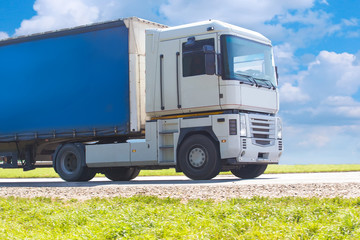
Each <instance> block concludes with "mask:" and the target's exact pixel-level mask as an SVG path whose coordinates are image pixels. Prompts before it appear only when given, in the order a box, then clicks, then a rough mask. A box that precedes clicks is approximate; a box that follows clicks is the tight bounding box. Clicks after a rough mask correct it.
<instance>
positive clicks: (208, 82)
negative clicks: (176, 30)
mask: <svg viewBox="0 0 360 240" xmlns="http://www.w3.org/2000/svg"><path fill="white" fill-rule="evenodd" d="M215 36H216V35H214V34H206V35H201V36H196V37H190V38H184V39H181V42H180V44H181V46H180V48H181V60H180V61H179V62H180V69H181V71H180V74H179V75H180V76H179V78H180V81H179V89H180V91H179V92H180V93H179V94H180V100H179V101H180V105H181V108H182V109H183V112H184V113H186V112H196V111H200V110H201V111H204V110H205V111H210V110H217V109H220V103H219V78H218V76H217V75H215V74H214V75H206V74H205V52H204V49H205V48H206V49H213V50H216V49H217V43H216V42H217V41H215ZM200 108H201V109H200Z"/></svg>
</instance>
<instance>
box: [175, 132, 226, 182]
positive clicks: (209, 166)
mask: <svg viewBox="0 0 360 240" xmlns="http://www.w3.org/2000/svg"><path fill="white" fill-rule="evenodd" d="M178 156H179V166H180V168H181V170H182V171H183V173H184V174H185V175H186V176H187V177H188V178H190V179H193V180H208V179H212V178H214V177H216V176H217V175H218V174H219V172H220V170H221V161H220V157H219V151H218V147H217V146H216V144H215V143H214V142H213V141H212V140H211V139H210V138H208V137H206V136H204V135H201V134H196V135H192V136H190V137H189V138H187V139H185V140H184V142H183V143H182V144H181V146H180V148H179V154H178Z"/></svg>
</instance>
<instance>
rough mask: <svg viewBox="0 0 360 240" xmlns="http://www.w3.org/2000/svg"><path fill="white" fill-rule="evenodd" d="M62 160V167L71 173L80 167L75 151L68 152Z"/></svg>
mask: <svg viewBox="0 0 360 240" xmlns="http://www.w3.org/2000/svg"><path fill="white" fill-rule="evenodd" d="M61 162H62V169H63V171H64V172H65V173H67V174H71V173H73V172H75V171H76V169H77V167H78V161H77V158H76V156H75V154H73V153H68V154H66V155H65V156H64V157H63V159H62V161H61Z"/></svg>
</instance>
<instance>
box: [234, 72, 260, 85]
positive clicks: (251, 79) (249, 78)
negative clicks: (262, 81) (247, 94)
mask: <svg viewBox="0 0 360 240" xmlns="http://www.w3.org/2000/svg"><path fill="white" fill-rule="evenodd" d="M235 75H236V76H240V77H243V78H245V79H246V80H247V82H244V81H241V79H238V80H240V83H245V84H249V85H251V86H254V85H255V86H257V87H258V84H257V83H256V81H255V80H254V78H253V77H251V76H249V75H246V74H242V73H238V72H236V73H235Z"/></svg>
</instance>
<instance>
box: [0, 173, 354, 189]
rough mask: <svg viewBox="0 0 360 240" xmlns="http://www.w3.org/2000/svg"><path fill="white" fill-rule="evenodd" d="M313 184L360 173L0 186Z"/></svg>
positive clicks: (4, 183)
mask: <svg viewBox="0 0 360 240" xmlns="http://www.w3.org/2000/svg"><path fill="white" fill-rule="evenodd" d="M312 183H313V184H322V183H360V172H338V173H289V174H263V175H261V176H260V177H258V178H255V179H239V178H237V177H234V176H231V175H219V176H218V177H216V178H214V179H212V180H206V181H193V180H190V179H188V178H187V177H185V176H159V177H137V178H136V179H134V180H132V181H129V182H112V181H110V180H108V179H107V178H94V179H93V180H91V181H90V182H65V181H63V180H62V179H60V178H31V179H30V178H24V179H0V187H92V186H183V185H188V186H202V185H205V186H218V185H227V186H229V185H230V186H231V185H274V184H312Z"/></svg>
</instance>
